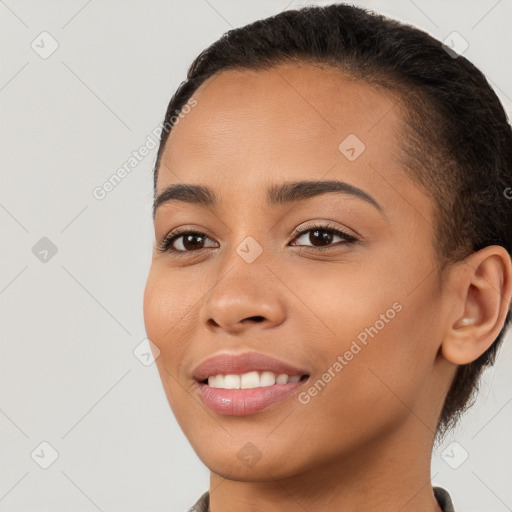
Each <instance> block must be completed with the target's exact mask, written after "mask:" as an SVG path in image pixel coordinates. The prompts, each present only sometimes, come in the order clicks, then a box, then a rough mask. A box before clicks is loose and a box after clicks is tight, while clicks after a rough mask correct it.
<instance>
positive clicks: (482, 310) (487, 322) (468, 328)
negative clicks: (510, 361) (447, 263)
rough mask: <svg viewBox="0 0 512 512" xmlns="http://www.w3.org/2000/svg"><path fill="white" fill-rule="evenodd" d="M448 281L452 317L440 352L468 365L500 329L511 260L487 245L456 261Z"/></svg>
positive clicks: (511, 289)
mask: <svg viewBox="0 0 512 512" xmlns="http://www.w3.org/2000/svg"><path fill="white" fill-rule="evenodd" d="M448 279H450V280H451V281H452V282H451V283H450V284H449V286H448V289H450V290H451V291H452V292H453V294H450V300H453V301H454V303H452V306H453V309H452V311H453V314H452V315H451V317H449V322H448V330H447V331H446V333H445V337H444V339H443V343H442V345H441V353H442V355H443V356H444V357H445V358H446V359H447V360H448V361H451V362H452V363H454V364H457V365H462V364H468V363H471V362H472V361H474V360H475V359H478V357H480V356H481V355H482V354H483V353H484V352H485V351H486V350H487V349H488V348H489V347H490V346H491V345H492V344H493V343H494V341H495V339H496V338H497V337H498V334H499V333H500V331H501V329H502V328H503V325H504V323H505V318H506V316H507V312H508V311H509V308H510V300H511V295H512V261H511V258H510V255H509V254H508V252H507V251H506V249H505V248H504V247H501V246H499V245H490V246H487V247H484V248H483V249H481V250H479V251H477V252H474V253H472V254H470V255H469V256H468V257H467V258H465V259H464V260H463V261H460V262H457V263H456V267H454V271H452V272H451V273H450V274H449V277H448Z"/></svg>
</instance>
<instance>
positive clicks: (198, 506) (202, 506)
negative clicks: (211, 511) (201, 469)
mask: <svg viewBox="0 0 512 512" xmlns="http://www.w3.org/2000/svg"><path fill="white" fill-rule="evenodd" d="M209 505H210V493H209V491H206V492H204V493H203V494H202V495H201V497H200V498H199V499H198V500H197V501H196V502H195V503H194V505H192V506H191V507H190V508H189V509H188V510H187V512H208V507H209Z"/></svg>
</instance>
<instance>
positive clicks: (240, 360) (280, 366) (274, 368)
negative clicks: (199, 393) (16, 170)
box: [193, 352, 309, 382]
mask: <svg viewBox="0 0 512 512" xmlns="http://www.w3.org/2000/svg"><path fill="white" fill-rule="evenodd" d="M251 371H269V372H273V373H275V374H283V373H285V374H286V375H288V376H290V377H293V376H294V375H298V376H303V375H309V372H308V370H307V369H306V368H299V367H296V366H293V365H292V364H290V363H287V362H285V361H282V360H280V359H276V358H274V357H270V356H267V355H265V354H261V353H259V352H244V353H241V354H237V353H232V352H231V353H230V352H221V353H218V354H215V355H214V356H212V357H210V358H208V359H206V361H204V362H202V363H201V364H200V365H199V366H197V367H196V368H195V369H194V371H193V377H194V378H195V379H196V380H198V381H199V382H202V381H204V380H205V379H207V378H208V377H209V376H213V375H219V374H223V375H228V374H243V373H248V372H251Z"/></svg>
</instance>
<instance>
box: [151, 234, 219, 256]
mask: <svg viewBox="0 0 512 512" xmlns="http://www.w3.org/2000/svg"><path fill="white" fill-rule="evenodd" d="M205 239H208V240H211V239H210V237H209V236H208V235H206V234H205V233H202V232H200V231H183V232H181V233H180V232H176V231H172V232H171V233H169V234H168V235H167V236H166V237H165V238H164V239H163V240H162V242H161V243H160V244H159V245H158V246H157V250H158V251H159V252H170V253H174V254H176V253H184V254H185V253H188V252H194V251H196V250H199V249H204V241H205ZM175 242H176V244H175ZM175 245H176V247H175ZM178 255H179V256H181V254H178Z"/></svg>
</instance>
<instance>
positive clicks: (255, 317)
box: [251, 316, 265, 322]
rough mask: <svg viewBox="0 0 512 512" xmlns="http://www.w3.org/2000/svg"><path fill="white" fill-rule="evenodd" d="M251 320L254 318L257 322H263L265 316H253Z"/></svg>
mask: <svg viewBox="0 0 512 512" xmlns="http://www.w3.org/2000/svg"><path fill="white" fill-rule="evenodd" d="M251 320H254V321H255V322H263V320H265V318H264V317H262V316H251Z"/></svg>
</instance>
